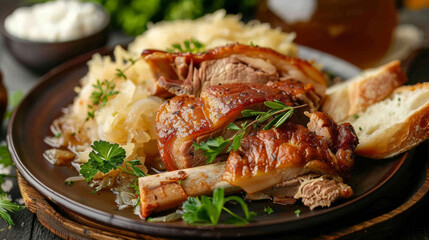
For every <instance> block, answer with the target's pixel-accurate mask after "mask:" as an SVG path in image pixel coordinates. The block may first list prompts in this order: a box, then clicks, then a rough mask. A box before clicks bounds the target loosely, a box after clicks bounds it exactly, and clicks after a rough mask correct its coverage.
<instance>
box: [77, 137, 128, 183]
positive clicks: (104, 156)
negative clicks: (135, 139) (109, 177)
mask: <svg viewBox="0 0 429 240" xmlns="http://www.w3.org/2000/svg"><path fill="white" fill-rule="evenodd" d="M91 148H92V152H91V153H89V160H88V162H86V163H84V164H82V165H81V168H80V174H82V176H83V177H84V178H85V180H86V182H89V181H91V180H92V179H93V178H94V176H95V174H97V173H98V172H102V173H108V172H109V171H110V170H113V169H116V168H117V167H118V166H120V165H121V164H122V163H123V162H124V159H125V150H124V149H123V148H122V147H120V146H119V145H118V144H116V143H109V142H106V141H95V142H94V143H93V144H92V145H91Z"/></svg>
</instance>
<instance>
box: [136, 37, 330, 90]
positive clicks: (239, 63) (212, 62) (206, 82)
mask: <svg viewBox="0 0 429 240" xmlns="http://www.w3.org/2000/svg"><path fill="white" fill-rule="evenodd" d="M142 57H143V58H144V59H145V60H146V62H147V63H148V64H149V66H150V67H151V71H152V73H153V75H154V78H155V80H156V84H155V85H154V86H153V88H152V93H153V94H154V95H158V96H160V97H171V96H174V95H179V96H180V95H193V96H200V93H201V92H203V91H204V90H205V89H206V88H208V87H210V86H215V85H219V84H231V83H255V84H265V83H267V82H270V81H282V80H290V79H293V80H296V81H300V82H303V83H305V84H307V83H311V84H313V85H314V88H315V91H316V93H317V94H318V95H319V97H323V96H324V95H325V89H326V79H325V77H324V75H323V74H322V73H321V72H320V71H319V70H318V69H316V68H315V67H313V66H312V65H311V64H310V63H309V62H307V61H305V60H301V59H298V58H294V57H288V56H284V55H282V54H280V53H278V52H276V51H274V50H272V49H269V48H263V47H257V46H247V45H241V44H231V45H227V46H224V47H218V48H214V49H211V50H208V51H206V52H204V53H197V54H192V53H170V52H164V51H159V50H145V51H143V53H142Z"/></svg>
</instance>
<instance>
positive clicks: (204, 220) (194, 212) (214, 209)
mask: <svg viewBox="0 0 429 240" xmlns="http://www.w3.org/2000/svg"><path fill="white" fill-rule="evenodd" d="M229 201H233V202H236V203H238V204H239V205H240V206H241V208H242V210H243V213H244V217H241V216H239V215H237V214H235V213H234V212H232V211H231V210H229V209H228V208H226V207H225V203H227V202H229ZM182 209H183V215H182V219H183V220H184V221H185V222H187V223H189V224H210V225H217V224H218V222H219V218H220V215H221V213H222V211H225V212H227V213H228V214H229V215H230V217H229V218H228V219H226V221H225V223H230V224H246V223H248V222H249V221H251V220H252V218H253V217H255V216H256V213H255V212H251V211H249V208H248V207H247V204H246V203H245V202H244V200H243V199H242V198H240V197H238V196H229V197H225V192H224V189H223V188H218V189H216V190H215V191H214V192H213V197H208V196H201V198H199V197H188V199H187V200H186V201H185V202H184V203H183V205H182Z"/></svg>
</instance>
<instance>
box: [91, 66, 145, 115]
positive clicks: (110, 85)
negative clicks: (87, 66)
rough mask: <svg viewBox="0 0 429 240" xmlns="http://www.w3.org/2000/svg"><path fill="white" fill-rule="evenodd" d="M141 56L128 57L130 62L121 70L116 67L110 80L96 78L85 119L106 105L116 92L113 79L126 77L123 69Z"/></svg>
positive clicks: (125, 69) (127, 67)
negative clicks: (135, 57) (101, 80)
mask: <svg viewBox="0 0 429 240" xmlns="http://www.w3.org/2000/svg"><path fill="white" fill-rule="evenodd" d="M140 59H141V58H137V59H132V58H129V59H128V61H129V62H130V63H131V64H129V65H128V66H126V67H125V68H123V69H122V70H121V69H119V68H117V69H116V74H115V77H114V78H112V79H111V80H107V79H105V80H104V81H103V82H100V80H98V79H97V83H96V84H93V85H92V86H93V87H94V91H93V92H92V93H91V96H90V100H91V104H88V109H89V111H88V117H87V118H86V121H88V120H89V119H91V118H92V119H93V118H94V115H95V110H97V108H98V109H100V108H102V107H104V105H106V103H107V101H108V100H109V97H111V96H114V95H116V94H118V93H119V92H118V91H115V87H116V85H115V83H114V82H113V80H114V79H115V78H123V79H125V80H126V79H127V76H126V75H125V71H127V70H128V69H129V68H130V67H132V66H134V64H135V63H136V62H137V61H139V60H140Z"/></svg>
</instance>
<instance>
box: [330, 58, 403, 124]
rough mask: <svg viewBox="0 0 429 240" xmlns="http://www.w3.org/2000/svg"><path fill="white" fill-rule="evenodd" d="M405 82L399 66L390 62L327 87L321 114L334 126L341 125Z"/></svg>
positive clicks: (396, 62)
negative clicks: (334, 124)
mask: <svg viewBox="0 0 429 240" xmlns="http://www.w3.org/2000/svg"><path fill="white" fill-rule="evenodd" d="M406 81H407V76H406V75H405V73H404V71H403V70H402V68H401V64H400V62H399V61H392V62H390V63H387V64H385V65H383V66H381V67H379V68H376V69H371V70H367V71H365V72H363V73H362V74H360V75H359V76H356V77H355V78H352V79H350V80H348V81H344V82H343V83H340V84H336V85H334V86H332V87H329V88H328V89H327V90H326V96H325V100H324V102H323V105H322V111H323V112H326V113H328V114H329V115H331V117H332V118H333V119H334V120H335V121H337V122H340V121H343V120H344V119H346V118H348V117H350V116H353V115H354V114H355V113H357V112H359V111H363V110H365V109H366V108H367V107H368V106H370V105H372V104H374V103H376V102H379V101H381V100H383V99H385V98H386V97H388V96H389V95H390V94H391V93H392V92H393V90H395V88H397V87H399V86H401V85H402V84H404V83H405V82H406Z"/></svg>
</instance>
